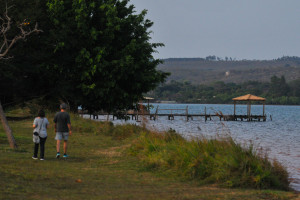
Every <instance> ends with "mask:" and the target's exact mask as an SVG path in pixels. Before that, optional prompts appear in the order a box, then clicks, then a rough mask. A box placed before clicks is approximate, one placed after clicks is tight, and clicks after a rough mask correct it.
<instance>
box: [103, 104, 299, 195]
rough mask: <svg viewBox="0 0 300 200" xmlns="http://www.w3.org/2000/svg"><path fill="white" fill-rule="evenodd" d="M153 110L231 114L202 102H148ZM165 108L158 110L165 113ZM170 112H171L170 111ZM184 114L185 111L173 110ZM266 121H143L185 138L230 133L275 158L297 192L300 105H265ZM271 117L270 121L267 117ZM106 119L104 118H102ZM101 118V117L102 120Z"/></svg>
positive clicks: (258, 110)
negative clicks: (281, 165)
mask: <svg viewBox="0 0 300 200" xmlns="http://www.w3.org/2000/svg"><path fill="white" fill-rule="evenodd" d="M152 105H153V106H154V108H153V109H152V110H151V113H154V111H155V109H156V107H157V106H159V108H161V109H185V108H186V106H188V110H189V113H191V114H192V113H194V114H197V113H198V114H199V113H202V114H203V113H204V109H205V107H206V112H207V113H210V114H214V113H216V112H219V111H221V112H222V113H223V114H233V105H212V104H209V105H205V104H152ZM166 112H168V111H159V113H166ZM173 113H174V111H173ZM176 113H185V111H176ZM236 113H237V114H246V113H247V108H246V105H237V111H236ZM251 113H252V114H256V115H262V106H261V105H252V107H251ZM266 114H267V117H268V118H267V121H266V122H245V121H244V122H241V121H228V122H224V121H222V122H220V120H219V118H212V121H206V122H205V120H204V117H194V119H193V120H190V121H186V119H185V117H175V120H171V121H170V120H167V117H158V119H157V120H156V121H153V120H149V118H148V121H147V126H148V128H151V129H155V130H158V131H164V130H168V129H170V128H172V129H175V130H176V131H177V132H178V133H180V134H182V135H183V136H185V137H187V138H189V137H190V136H193V137H195V136H196V137H199V136H201V137H202V136H205V137H216V136H217V135H220V136H222V135H228V134H229V135H231V136H232V138H234V140H235V141H237V142H238V143H241V144H242V145H247V144H250V143H252V144H254V146H255V147H256V148H257V149H261V148H262V149H263V151H264V152H267V153H268V155H269V157H270V158H271V159H277V160H278V161H280V163H282V164H283V165H284V166H286V167H287V169H288V171H289V174H290V178H291V181H292V182H291V187H292V188H294V189H296V190H298V191H300V120H299V119H300V106H269V105H267V106H266ZM270 115H271V116H272V121H271V119H270ZM105 119H106V118H105ZM102 120H103V119H102ZM114 123H116V124H120V123H138V122H136V121H132V120H129V121H127V122H125V121H121V120H114Z"/></svg>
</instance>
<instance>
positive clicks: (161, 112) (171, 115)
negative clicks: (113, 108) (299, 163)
mask: <svg viewBox="0 0 300 200" xmlns="http://www.w3.org/2000/svg"><path fill="white" fill-rule="evenodd" d="M99 115H109V114H108V113H104V112H99V113H93V114H91V115H90V118H94V119H98V116H99ZM112 116H113V120H115V119H124V120H129V119H131V120H136V121H139V119H141V118H145V117H147V118H148V117H149V119H150V120H154V121H155V120H157V119H158V117H167V119H168V120H175V118H176V117H184V118H185V120H186V121H189V120H194V119H195V118H200V117H201V118H204V120H205V121H208V120H210V121H211V120H213V119H214V118H216V119H218V120H220V121H266V120H267V116H266V115H226V114H223V113H222V112H217V113H214V114H210V113H206V107H205V108H204V113H190V112H189V109H188V106H186V108H185V109H160V108H159V106H157V107H156V109H155V112H153V113H150V112H149V111H146V110H139V111H136V110H135V111H133V110H131V111H124V112H118V113H114V114H112Z"/></svg>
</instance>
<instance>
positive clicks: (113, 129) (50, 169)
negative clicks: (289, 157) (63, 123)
mask: <svg viewBox="0 0 300 200" xmlns="http://www.w3.org/2000/svg"><path fill="white" fill-rule="evenodd" d="M53 116H54V114H47V118H48V119H49V121H50V127H49V129H48V139H47V142H46V151H45V161H40V160H33V159H31V156H32V153H33V142H32V128H31V126H32V120H29V119H26V120H22V121H9V124H10V126H11V127H12V130H13V133H14V136H15V138H16V141H17V144H18V146H19V148H18V149H17V150H12V149H10V148H9V145H8V142H7V141H6V135H5V133H4V132H3V129H2V126H0V177H1V178H0V187H1V190H0V199H3V200H4V199H5V200H10V199H13V200H18V199H33V200H34V199H72V200H76V199H105V200H106V199H253V200H254V199H292V198H295V197H296V196H297V195H296V194H295V193H293V192H285V191H280V190H278V191H275V190H253V189H228V188H220V187H218V186H217V185H211V184H206V185H202V186H199V184H198V183H197V182H194V181H182V180H178V178H176V177H175V176H174V177H173V176H170V177H168V176H165V175H161V174H160V173H156V172H154V173H153V172H148V171H145V170H144V169H145V167H144V165H143V163H142V162H141V161H140V158H141V159H142V160H144V162H146V161H147V159H145V155H147V154H145V153H146V152H149V157H151V156H150V155H153V158H152V159H153V161H151V162H152V163H153V164H152V165H153V166H155V167H150V169H154V168H155V169H157V168H160V167H161V166H168V165H169V166H170V165H171V164H172V163H173V164H174V165H178V166H179V165H181V166H185V165H187V163H188V161H186V159H187V157H185V159H184V160H183V161H180V160H177V159H179V158H177V159H175V160H174V159H170V156H168V155H167V154H170V155H171V154H175V152H176V151H174V149H177V148H179V147H176V145H175V144H176V142H178V143H186V141H185V140H183V139H182V138H181V137H180V136H179V135H176V136H175V133H167V134H164V135H159V134H154V133H151V132H149V131H147V130H145V129H143V128H141V127H137V126H133V125H125V126H113V125H112V124H111V123H106V122H95V121H91V120H87V119H82V118H80V117H79V116H76V115H71V121H72V126H73V135H72V136H71V137H70V140H69V155H70V158H69V159H67V160H63V159H56V158H55V154H56V150H55V144H56V143H55V140H54V135H55V134H54V127H53V123H52V119H53ZM150 134H153V136H151V137H150ZM146 138H148V139H147V140H149V142H148V143H149V144H148V143H145V144H147V145H145V146H143V144H144V143H143V142H142V141H143V140H145V139H146ZM175 141H176V142H175ZM150 143H151V145H150ZM178 143H177V144H178ZM169 144H174V145H169ZM166 146H168V148H166ZM190 148H192V147H190ZM146 149H147V150H146ZM163 151H166V153H163ZM128 152H131V154H134V155H135V156H131V155H128ZM150 152H151V153H150ZM154 152H159V154H160V155H157V156H154ZM168 152H169V153H168ZM188 153H189V151H187V150H182V155H185V154H188ZM137 156H138V157H137ZM174 156H175V155H174ZM160 157H162V158H160ZM157 160H159V162H158V161H157ZM155 163H158V164H155ZM180 163H181V164H180ZM194 168H195V167H194ZM164 169H166V170H167V167H164ZM174 171H175V170H174ZM176 173H177V174H185V175H188V174H189V176H190V177H192V175H193V173H194V172H192V171H182V172H181V173H179V171H178V172H176ZM79 179H80V180H81V181H78V180H79Z"/></svg>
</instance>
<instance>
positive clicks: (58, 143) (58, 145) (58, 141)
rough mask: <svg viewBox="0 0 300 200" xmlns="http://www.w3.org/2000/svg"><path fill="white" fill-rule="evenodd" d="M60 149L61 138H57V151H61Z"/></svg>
mask: <svg viewBox="0 0 300 200" xmlns="http://www.w3.org/2000/svg"><path fill="white" fill-rule="evenodd" d="M59 149H60V140H56V151H57V153H59Z"/></svg>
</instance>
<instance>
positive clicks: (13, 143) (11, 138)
mask: <svg viewBox="0 0 300 200" xmlns="http://www.w3.org/2000/svg"><path fill="white" fill-rule="evenodd" d="M0 118H1V122H2V125H3V128H4V131H5V133H6V135H7V139H8V142H9V146H10V147H11V148H13V149H16V148H17V147H18V146H17V143H16V140H15V138H14V136H13V134H12V130H11V128H10V127H9V125H8V122H7V119H6V116H5V114H4V111H3V108H2V105H1V102H0Z"/></svg>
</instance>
